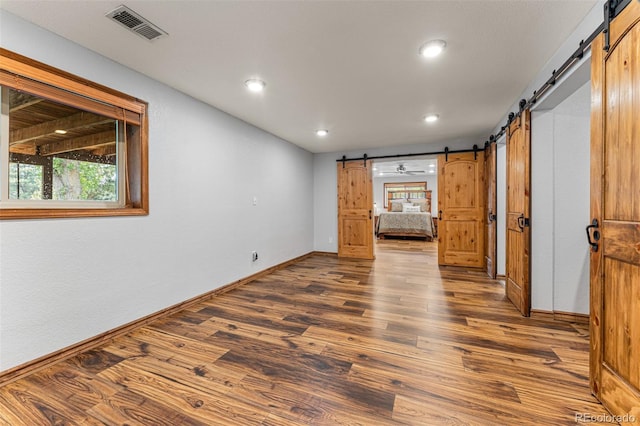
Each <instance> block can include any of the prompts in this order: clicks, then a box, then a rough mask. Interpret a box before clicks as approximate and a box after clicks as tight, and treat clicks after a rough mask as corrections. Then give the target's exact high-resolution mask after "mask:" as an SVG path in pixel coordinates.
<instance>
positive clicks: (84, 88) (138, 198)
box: [0, 48, 149, 219]
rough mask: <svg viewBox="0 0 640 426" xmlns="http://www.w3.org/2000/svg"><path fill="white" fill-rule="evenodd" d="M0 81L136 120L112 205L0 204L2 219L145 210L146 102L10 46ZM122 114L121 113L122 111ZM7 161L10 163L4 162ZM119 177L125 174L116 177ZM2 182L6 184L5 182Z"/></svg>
mask: <svg viewBox="0 0 640 426" xmlns="http://www.w3.org/2000/svg"><path fill="white" fill-rule="evenodd" d="M0 85H2V86H7V87H10V88H13V89H17V90H23V91H26V92H29V93H33V94H36V95H38V96H43V97H46V98H48V99H51V100H54V101H58V102H61V103H65V104H68V105H71V106H74V107H77V108H80V109H85V110H88V111H92V112H96V113H100V114H104V115H107V116H111V117H114V118H124V119H125V120H126V121H127V122H128V123H131V124H135V125H136V127H135V129H134V130H133V133H132V134H131V135H129V137H128V138H127V146H126V164H125V170H126V172H125V174H126V177H125V178H126V185H125V191H124V192H125V194H121V196H124V197H125V200H124V201H125V202H124V205H123V206H122V207H113V208H47V207H38V208H2V207H1V205H0V219H43V218H70V217H104V216H144V215H148V214H149V179H148V175H149V160H148V157H149V141H148V138H149V136H148V135H149V123H148V116H147V110H148V104H147V102H145V101H142V100H140V99H137V98H134V97H132V96H130V95H126V94H124V93H121V92H118V91H117V90H114V89H111V88H108V87H105V86H102V85H100V84H97V83H94V82H91V81H89V80H86V79H84V78H81V77H78V76H76V75H73V74H70V73H68V72H66V71H62V70H59V69H57V68H54V67H51V66H49V65H46V64H43V63H41V62H38V61H35V60H33V59H30V58H27V57H25V56H22V55H19V54H17V53H14V52H11V51H9V50H6V49H3V48H0ZM123 114H124V117H123ZM7 166H8V164H7ZM120 178H123V177H120ZM0 184H2V185H5V184H6V183H5V182H1V183H0ZM0 203H1V201H0Z"/></svg>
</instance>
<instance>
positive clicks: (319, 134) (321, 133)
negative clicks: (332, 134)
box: [316, 129, 329, 137]
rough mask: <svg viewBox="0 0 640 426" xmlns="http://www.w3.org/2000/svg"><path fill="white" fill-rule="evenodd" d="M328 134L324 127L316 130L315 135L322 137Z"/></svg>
mask: <svg viewBox="0 0 640 426" xmlns="http://www.w3.org/2000/svg"><path fill="white" fill-rule="evenodd" d="M328 134H329V131H328V130H326V129H318V130H316V135H318V136H320V137H324V136H327V135H328Z"/></svg>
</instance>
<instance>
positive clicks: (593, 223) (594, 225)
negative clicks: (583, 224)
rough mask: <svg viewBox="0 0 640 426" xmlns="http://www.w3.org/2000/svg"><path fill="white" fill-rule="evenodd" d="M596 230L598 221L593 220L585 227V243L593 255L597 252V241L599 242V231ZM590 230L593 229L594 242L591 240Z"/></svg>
mask: <svg viewBox="0 0 640 426" xmlns="http://www.w3.org/2000/svg"><path fill="white" fill-rule="evenodd" d="M598 228H599V225H598V219H593V221H591V225H588V226H587V242H588V243H589V245H590V246H591V251H592V252H594V253H595V252H597V251H598V243H597V241H600V231H598ZM591 229H593V240H595V241H593V240H591V232H589V231H590V230H591Z"/></svg>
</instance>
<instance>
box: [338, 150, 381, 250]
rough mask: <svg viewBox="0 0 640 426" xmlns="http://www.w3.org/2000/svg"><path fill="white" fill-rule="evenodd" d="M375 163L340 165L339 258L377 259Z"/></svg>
mask: <svg viewBox="0 0 640 426" xmlns="http://www.w3.org/2000/svg"><path fill="white" fill-rule="evenodd" d="M372 188H373V184H372V172H371V160H368V161H348V162H345V163H342V162H340V163H338V256H339V257H355V258H359V259H373V220H372V218H373V216H372V209H373V189H372Z"/></svg>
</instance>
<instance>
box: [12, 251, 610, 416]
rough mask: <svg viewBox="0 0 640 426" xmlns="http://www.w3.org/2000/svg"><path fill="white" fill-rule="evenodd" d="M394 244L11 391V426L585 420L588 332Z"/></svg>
mask: <svg viewBox="0 0 640 426" xmlns="http://www.w3.org/2000/svg"><path fill="white" fill-rule="evenodd" d="M436 252H437V244H436V243H435V242H423V241H416V240H385V241H379V242H378V243H377V244H376V254H377V259H376V261H375V262H374V261H369V260H355V259H342V258H338V257H335V256H326V255H321V254H319V255H313V256H310V257H308V258H305V259H303V260H300V261H299V262H296V263H294V264H291V265H289V266H287V267H286V268H283V269H280V270H278V271H274V272H273V273H272V274H270V275H266V276H262V277H260V278H259V279H257V280H255V281H253V282H250V283H247V284H245V285H244V286H242V287H237V288H235V289H233V290H231V291H228V292H226V293H224V294H221V295H218V296H216V297H214V298H211V299H209V300H202V301H200V302H199V303H197V304H193V305H190V306H188V307H186V308H185V309H183V310H182V311H180V312H176V313H174V314H173V315H171V316H169V317H165V318H162V319H158V320H156V321H152V322H149V323H147V324H145V325H144V326H142V327H140V328H138V329H136V330H130V331H129V332H128V333H127V334H126V335H123V336H120V337H118V338H116V339H114V340H113V341H111V342H105V344H104V345H103V346H101V347H99V348H95V349H93V350H90V351H87V352H84V353H81V354H79V355H78V356H76V357H74V358H70V359H67V360H61V361H60V362H57V363H56V364H54V365H52V366H51V367H49V368H47V369H45V370H41V371H39V372H36V373H34V374H31V375H29V376H27V377H24V378H22V379H20V380H17V381H15V382H13V383H10V384H8V385H5V386H4V387H2V388H0V424H8V425H12V426H20V425H48V424H89V425H103V424H107V425H122V424H131V425H133V424H136V425H165V424H166V425H177V424H180V425H303V424H305V425H306V424H327V425H333V424H353V425H357V424H360V425H395V424H398V425H437V424H463V425H466V424H470V425H485V424H486V425H495V424H519V425H538V424H574V423H575V415H576V413H587V414H590V415H594V416H595V415H603V414H605V410H604V408H603V407H602V406H601V405H600V404H598V403H597V402H596V400H595V399H594V398H593V397H592V396H591V395H590V392H589V387H588V379H587V373H588V347H589V344H588V330H586V329H585V328H584V327H583V326H580V325H576V324H571V323H566V322H558V321H550V320H537V319H532V318H523V317H521V316H520V314H519V313H518V312H517V311H516V310H515V309H514V308H513V306H512V305H511V304H510V303H509V302H508V301H507V300H506V299H505V297H504V284H503V283H502V282H500V281H495V280H491V279H489V278H487V277H486V274H485V273H484V272H481V271H470V270H465V269H461V268H455V267H443V268H440V267H438V265H437V254H436Z"/></svg>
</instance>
